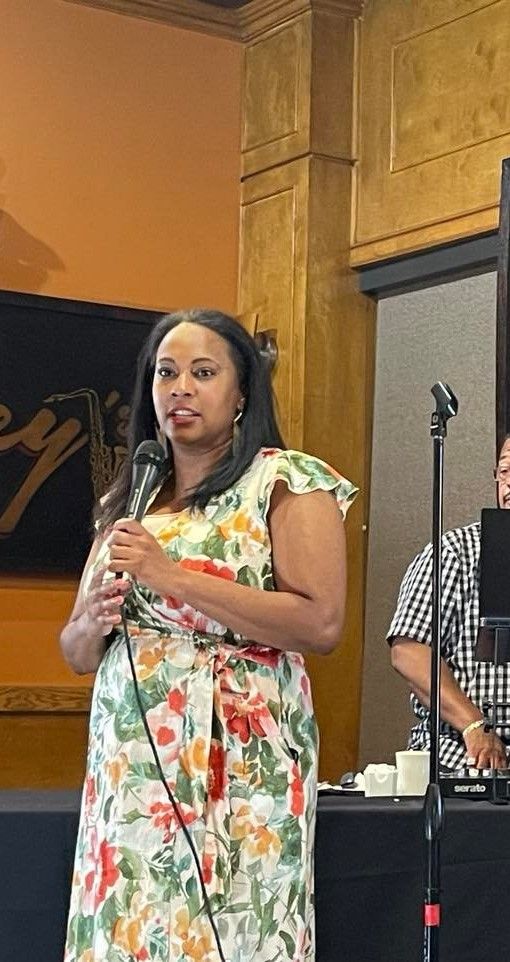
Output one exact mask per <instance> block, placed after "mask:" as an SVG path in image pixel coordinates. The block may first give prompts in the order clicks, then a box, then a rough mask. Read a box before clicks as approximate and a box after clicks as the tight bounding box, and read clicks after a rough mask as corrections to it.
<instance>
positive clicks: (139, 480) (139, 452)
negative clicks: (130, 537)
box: [126, 441, 166, 521]
mask: <svg viewBox="0 0 510 962" xmlns="http://www.w3.org/2000/svg"><path fill="white" fill-rule="evenodd" d="M165 460H166V458H165V452H164V450H163V447H162V445H161V444H160V443H159V441H142V443H141V444H139V445H138V447H137V449H136V451H135V453H134V457H133V473H132V475H131V490H130V492H129V498H128V500H127V506H126V518H132V519H133V520H134V521H141V520H142V518H143V516H144V514H145V509H146V507H147V502H148V500H149V498H150V496H151V494H152V492H153V491H154V488H155V486H156V483H157V481H158V478H159V476H160V474H161V469H162V467H163V465H164V463H165Z"/></svg>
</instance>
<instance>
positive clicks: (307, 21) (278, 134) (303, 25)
mask: <svg viewBox="0 0 510 962" xmlns="http://www.w3.org/2000/svg"><path fill="white" fill-rule="evenodd" d="M310 43H311V17H310V15H307V16H305V17H302V18H300V19H299V20H293V21H291V22H290V23H289V24H285V25H284V26H283V27H280V28H278V29H276V30H274V31H271V32H270V33H269V34H268V35H265V36H263V37H261V38H259V39H257V40H256V41H254V42H253V43H251V44H249V45H248V46H247V48H246V52H245V60H244V100H243V106H244V109H243V127H242V131H243V132H242V144H241V146H242V151H243V155H242V156H243V174H244V175H247V174H252V173H254V172H255V171H260V170H264V169H265V168H268V167H273V166H274V165H275V164H276V163H280V162H281V161H282V160H291V159H292V158H293V157H296V156H299V155H300V154H303V153H305V152H306V150H307V149H308V144H309V139H310V68H311V56H310Z"/></svg>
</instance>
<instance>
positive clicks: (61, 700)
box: [0, 685, 92, 715]
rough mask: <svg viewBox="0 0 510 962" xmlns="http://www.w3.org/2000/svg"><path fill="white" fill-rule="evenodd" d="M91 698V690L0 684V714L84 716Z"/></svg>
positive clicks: (69, 687)
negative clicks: (30, 713)
mask: <svg viewBox="0 0 510 962" xmlns="http://www.w3.org/2000/svg"><path fill="white" fill-rule="evenodd" d="M91 695H92V689H91V688H73V687H71V686H68V687H57V686H51V685H46V686H45V685H0V715H19V714H23V715H25V714H27V713H29V712H43V713H44V714H47V713H53V714H83V713H87V712H88V711H89V709H90V699H91Z"/></svg>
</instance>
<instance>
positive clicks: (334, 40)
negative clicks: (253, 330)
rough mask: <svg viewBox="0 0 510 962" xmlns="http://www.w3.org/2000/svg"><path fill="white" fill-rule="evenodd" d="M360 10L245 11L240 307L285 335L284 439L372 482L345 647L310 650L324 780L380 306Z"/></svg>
mask: <svg viewBox="0 0 510 962" xmlns="http://www.w3.org/2000/svg"><path fill="white" fill-rule="evenodd" d="M360 8H361V3H360V2H357V0H352V2H348V0H345V2H341V0H305V2H293V0H291V2H290V3H283V4H282V3H281V2H278V0H274V2H272V3H271V4H268V3H267V0H260V2H259V0H253V2H252V3H250V4H249V5H248V6H247V7H245V8H242V9H241V11H240V13H241V14H242V16H243V22H242V32H243V36H244V40H245V64H244V96H243V105H242V109H243V118H242V131H243V133H242V209H241V245H240V270H239V311H240V312H241V313H243V314H249V313H251V312H256V313H257V314H258V318H259V321H258V326H259V328H275V329H276V331H277V337H278V348H279V361H278V365H277V369H276V371H275V389H276V394H277V399H278V403H279V409H280V421H281V426H282V431H283V433H284V436H285V437H286V440H287V443H288V444H289V445H290V446H291V447H295V448H298V449H303V450H305V451H308V452H309V453H311V454H316V455H318V456H320V457H322V458H324V459H325V460H326V461H328V462H330V463H331V464H332V465H334V466H335V467H336V468H337V469H338V470H340V471H341V472H343V473H344V474H345V475H346V476H347V477H349V478H350V479H351V480H353V481H354V482H355V483H356V484H358V485H359V487H360V488H361V489H362V493H361V495H360V496H358V500H357V502H356V503H355V505H354V507H353V508H352V509H351V512H350V514H349V518H348V522H347V534H348V546H349V547H348V562H349V594H348V613H347V623H346V627H345V630H344V634H343V638H342V643H341V645H340V647H339V648H338V649H337V651H336V652H335V653H334V654H333V655H331V656H330V657H328V658H318V657H312V658H310V659H309V669H310V673H311V676H312V683H313V688H314V697H315V706H316V712H317V716H318V719H319V724H320V728H321V742H322V747H321V776H322V777H323V778H338V776H339V775H340V773H341V772H342V771H344V770H346V769H348V768H352V767H354V766H355V764H356V756H357V748H358V734H359V710H360V686H361V667H362V650H363V616H364V591H365V549H366V533H365V520H366V516H367V511H368V481H369V459H370V436H371V410H372V395H373V339H374V314H375V309H374V305H373V303H372V302H371V301H369V300H368V299H367V298H365V297H364V296H363V295H361V294H360V293H358V291H357V289H356V280H355V277H354V276H353V274H352V272H351V271H350V269H349V248H350V224H351V193H352V168H353V164H354V162H355V154H354V150H353V127H354V112H355V91H356V81H355V77H356V52H357V38H358V29H359V21H358V19H357V18H358V16H359V14H360ZM317 537H318V538H320V532H317ZM381 643H383V642H382V641H381Z"/></svg>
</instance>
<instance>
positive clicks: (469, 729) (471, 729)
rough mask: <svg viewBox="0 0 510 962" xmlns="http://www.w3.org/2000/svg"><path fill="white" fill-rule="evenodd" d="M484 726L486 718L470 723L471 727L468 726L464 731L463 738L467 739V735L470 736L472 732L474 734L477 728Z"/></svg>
mask: <svg viewBox="0 0 510 962" xmlns="http://www.w3.org/2000/svg"><path fill="white" fill-rule="evenodd" d="M482 725H485V718H478V719H477V720H476V721H472V722H470V723H469V725H466V727H465V728H464V730H463V731H462V737H463V738H465V737H466V735H469V733H470V732H474V731H475V729H476V728H481V727H482Z"/></svg>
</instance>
